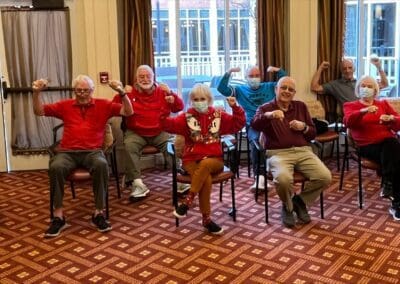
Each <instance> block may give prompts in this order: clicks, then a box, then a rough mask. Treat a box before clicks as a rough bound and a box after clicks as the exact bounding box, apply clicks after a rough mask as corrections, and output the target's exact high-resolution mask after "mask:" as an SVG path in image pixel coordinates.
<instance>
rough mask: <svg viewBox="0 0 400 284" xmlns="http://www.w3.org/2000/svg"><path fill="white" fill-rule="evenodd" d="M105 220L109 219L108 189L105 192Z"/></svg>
mask: <svg viewBox="0 0 400 284" xmlns="http://www.w3.org/2000/svg"><path fill="white" fill-rule="evenodd" d="M106 218H107V220H108V219H110V207H109V206H108V188H107V190H106Z"/></svg>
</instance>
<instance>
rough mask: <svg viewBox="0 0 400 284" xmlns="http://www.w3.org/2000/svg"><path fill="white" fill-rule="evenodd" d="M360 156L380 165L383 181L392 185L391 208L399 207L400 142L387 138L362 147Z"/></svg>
mask: <svg viewBox="0 0 400 284" xmlns="http://www.w3.org/2000/svg"><path fill="white" fill-rule="evenodd" d="M360 155H361V156H362V157H365V158H368V159H371V160H373V161H374V162H377V163H379V164H380V165H381V167H382V177H383V180H384V181H385V180H387V181H391V182H392V184H393V198H394V200H393V206H400V142H399V141H398V140H397V139H396V138H387V139H385V140H384V141H383V142H382V143H379V144H371V145H367V146H362V147H360Z"/></svg>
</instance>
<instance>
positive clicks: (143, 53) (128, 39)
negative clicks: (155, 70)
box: [123, 0, 154, 85]
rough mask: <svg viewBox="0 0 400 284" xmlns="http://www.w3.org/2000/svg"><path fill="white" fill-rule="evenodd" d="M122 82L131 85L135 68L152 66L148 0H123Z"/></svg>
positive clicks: (149, 5)
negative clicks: (144, 65) (143, 65)
mask: <svg viewBox="0 0 400 284" xmlns="http://www.w3.org/2000/svg"><path fill="white" fill-rule="evenodd" d="M123 13H124V82H125V84H129V85H133V83H134V76H135V71H136V68H137V67H138V66H139V65H142V64H147V65H149V66H151V67H154V57H153V41H152V27H151V1H150V0H148V1H147V0H146V1H143V0H124V1H123Z"/></svg>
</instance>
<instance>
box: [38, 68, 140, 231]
mask: <svg viewBox="0 0 400 284" xmlns="http://www.w3.org/2000/svg"><path fill="white" fill-rule="evenodd" d="M47 84H48V82H47V81H46V80H45V79H39V80H36V81H34V82H33V83H32V89H33V110H34V113H35V114H36V115H39V116H52V117H56V118H58V119H61V120H62V121H63V123H64V132H63V136H62V138H61V142H60V144H59V146H58V150H57V153H55V155H54V156H53V157H51V159H50V161H49V178H50V192H51V193H52V195H53V198H54V199H53V200H54V218H53V220H51V224H50V227H49V229H48V230H47V231H46V233H45V237H55V236H58V235H59V234H60V232H61V231H62V230H64V229H65V228H66V227H67V224H66V221H65V217H64V214H63V197H64V183H65V180H66V178H67V176H68V175H69V173H70V171H71V170H72V169H74V168H77V167H80V166H82V167H85V168H87V169H90V173H91V175H92V177H93V193H94V201H95V207H96V208H95V211H94V213H93V216H92V224H93V225H95V226H96V227H97V229H98V231H100V232H107V231H110V230H111V225H110V223H109V222H108V221H107V220H106V219H105V217H104V215H103V210H104V205H105V196H106V192H107V190H108V162H107V159H106V157H105V156H104V153H103V151H102V145H103V140H104V130H105V127H106V123H107V120H108V119H109V118H111V117H112V116H119V115H123V116H129V115H131V114H132V113H133V111H132V105H131V103H130V101H129V100H128V98H127V97H126V95H125V93H124V92H123V90H122V85H121V83H120V82H117V81H113V82H111V83H110V86H111V87H112V88H114V89H115V90H118V92H119V96H120V100H121V102H122V105H121V104H117V103H112V102H111V101H110V100H106V99H97V98H93V92H94V83H93V81H92V79H91V78H90V77H88V76H86V75H79V76H77V77H76V78H75V79H74V80H73V82H72V87H73V89H74V93H75V98H74V99H68V100H62V101H59V102H56V103H52V104H42V102H41V99H40V92H41V91H42V90H44V89H46V87H47Z"/></svg>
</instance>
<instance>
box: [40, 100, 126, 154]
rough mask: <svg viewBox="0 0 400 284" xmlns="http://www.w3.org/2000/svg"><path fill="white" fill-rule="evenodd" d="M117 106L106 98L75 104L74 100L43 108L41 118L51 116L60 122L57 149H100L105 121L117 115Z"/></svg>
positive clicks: (119, 107) (118, 108)
mask: <svg viewBox="0 0 400 284" xmlns="http://www.w3.org/2000/svg"><path fill="white" fill-rule="evenodd" d="M120 111H121V104H118V103H112V102H111V101H109V100H106V99H92V101H91V102H90V103H89V104H87V105H79V104H77V103H76V101H75V100H74V99H68V100H63V101H60V102H57V103H54V104H47V105H44V114H45V116H53V117H57V118H59V119H61V120H62V121H63V123H64V133H63V136H62V138H61V142H60V150H94V149H101V147H102V145H103V140H104V129H105V125H106V123H107V120H108V119H109V118H111V117H113V116H119V115H120Z"/></svg>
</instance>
